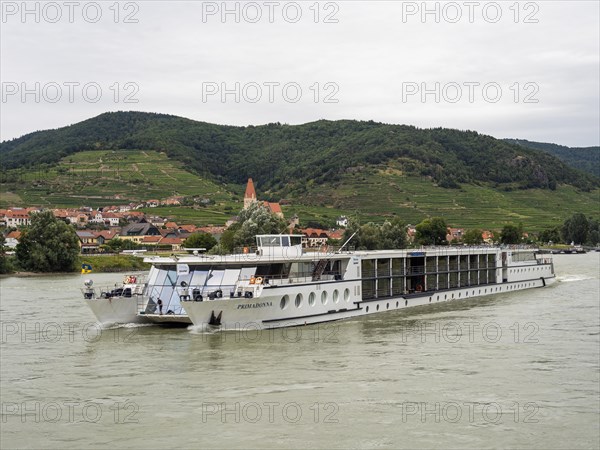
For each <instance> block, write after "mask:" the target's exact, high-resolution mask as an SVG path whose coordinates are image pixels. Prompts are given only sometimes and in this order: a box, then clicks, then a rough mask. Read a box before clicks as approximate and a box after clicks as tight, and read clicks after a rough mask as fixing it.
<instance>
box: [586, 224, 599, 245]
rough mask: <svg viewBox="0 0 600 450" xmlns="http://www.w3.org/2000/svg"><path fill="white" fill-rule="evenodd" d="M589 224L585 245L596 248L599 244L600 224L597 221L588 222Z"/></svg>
mask: <svg viewBox="0 0 600 450" xmlns="http://www.w3.org/2000/svg"><path fill="white" fill-rule="evenodd" d="M589 224H590V228H589V230H588V237H587V243H588V244H590V245H594V246H596V245H598V244H600V223H598V221H597V220H590V221H589Z"/></svg>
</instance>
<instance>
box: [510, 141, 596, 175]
mask: <svg viewBox="0 0 600 450" xmlns="http://www.w3.org/2000/svg"><path fill="white" fill-rule="evenodd" d="M505 141H506V142H509V143H512V144H517V145H522V146H523V147H529V148H534V149H536V150H542V151H544V152H547V153H550V154H551V155H554V156H556V157H557V158H558V159H560V160H561V161H563V162H565V163H566V164H568V165H569V166H571V167H574V168H576V169H579V170H583V171H584V172H587V173H589V174H592V175H595V176H596V177H600V147H566V146H564V145H557V144H549V143H547V142H533V141H527V140H525V139H505Z"/></svg>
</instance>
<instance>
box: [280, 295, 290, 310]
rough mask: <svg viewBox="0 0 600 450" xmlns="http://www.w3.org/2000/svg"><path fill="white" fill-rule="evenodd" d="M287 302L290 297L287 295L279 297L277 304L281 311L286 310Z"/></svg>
mask: <svg viewBox="0 0 600 450" xmlns="http://www.w3.org/2000/svg"><path fill="white" fill-rule="evenodd" d="M289 302H290V297H289V296H287V295H284V296H283V297H281V301H280V302H279V307H280V308H281V309H285V308H287V306H288V303H289Z"/></svg>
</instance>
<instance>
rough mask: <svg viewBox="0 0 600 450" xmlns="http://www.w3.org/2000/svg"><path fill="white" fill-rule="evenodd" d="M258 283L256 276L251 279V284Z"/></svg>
mask: <svg viewBox="0 0 600 450" xmlns="http://www.w3.org/2000/svg"><path fill="white" fill-rule="evenodd" d="M254 283H256V278H254V276H252V277H250V284H254Z"/></svg>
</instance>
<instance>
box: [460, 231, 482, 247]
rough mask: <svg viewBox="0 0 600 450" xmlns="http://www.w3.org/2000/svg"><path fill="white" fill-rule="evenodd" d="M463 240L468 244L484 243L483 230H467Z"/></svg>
mask: <svg viewBox="0 0 600 450" xmlns="http://www.w3.org/2000/svg"><path fill="white" fill-rule="evenodd" d="M463 242H464V243H465V244H468V245H481V244H483V236H482V231H481V230H478V229H474V230H467V231H465V234H464V235H463Z"/></svg>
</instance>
